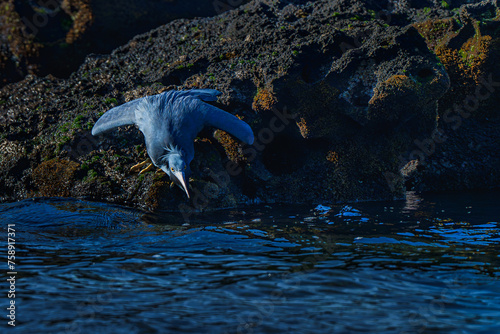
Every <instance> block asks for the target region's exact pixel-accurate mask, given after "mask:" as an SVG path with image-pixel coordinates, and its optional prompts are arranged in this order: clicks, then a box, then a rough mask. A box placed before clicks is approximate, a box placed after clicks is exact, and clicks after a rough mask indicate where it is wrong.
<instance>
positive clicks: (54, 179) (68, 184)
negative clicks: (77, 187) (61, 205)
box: [32, 158, 80, 197]
mask: <svg viewBox="0 0 500 334" xmlns="http://www.w3.org/2000/svg"><path fill="white" fill-rule="evenodd" d="M78 171H80V164H78V163H76V162H74V161H69V160H62V159H59V158H54V159H52V160H49V161H44V162H42V163H41V164H40V165H38V166H37V167H36V168H35V170H34V171H33V175H32V176H33V181H34V185H35V187H36V188H38V191H39V194H38V195H40V196H49V197H50V196H64V197H67V196H70V195H71V188H72V187H73V182H74V180H75V178H76V176H77V173H78Z"/></svg>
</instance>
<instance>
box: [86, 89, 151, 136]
mask: <svg viewBox="0 0 500 334" xmlns="http://www.w3.org/2000/svg"><path fill="white" fill-rule="evenodd" d="M144 99H146V98H140V99H136V100H133V101H130V102H127V103H124V104H122V105H121V106H118V107H114V108H113V109H110V110H108V111H107V112H106V113H105V114H104V115H102V116H101V118H99V120H97V122H96V123H95V124H94V127H93V128H92V135H93V136H97V135H99V134H101V133H103V132H106V131H109V130H112V129H114V128H116V127H118V126H121V125H130V124H136V118H135V111H136V110H137V109H138V108H139V106H140V105H141V104H142V103H143V102H144Z"/></svg>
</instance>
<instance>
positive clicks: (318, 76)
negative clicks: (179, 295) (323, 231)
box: [0, 0, 500, 219]
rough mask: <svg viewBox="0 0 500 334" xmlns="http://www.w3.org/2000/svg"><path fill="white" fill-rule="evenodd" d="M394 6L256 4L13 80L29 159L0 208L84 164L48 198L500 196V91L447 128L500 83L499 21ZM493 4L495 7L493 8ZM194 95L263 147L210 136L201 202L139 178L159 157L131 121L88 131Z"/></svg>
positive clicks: (231, 200) (204, 140) (5, 126)
mask: <svg viewBox="0 0 500 334" xmlns="http://www.w3.org/2000/svg"><path fill="white" fill-rule="evenodd" d="M464 2H466V1H464ZM391 3H392V2H384V1H382V2H381V1H368V0H367V1H326V0H317V1H308V2H305V3H302V2H297V1H280V2H275V3H269V2H267V1H252V2H250V3H249V4H247V5H245V6H243V7H241V8H238V9H236V10H234V11H229V12H226V13H224V14H222V15H219V16H217V17H213V18H202V19H192V20H177V21H173V22H171V23H169V24H167V25H165V26H161V27H158V28H156V29H153V30H151V31H150V32H148V33H146V34H142V35H138V36H136V37H134V38H133V39H132V40H130V42H128V43H127V44H125V45H123V46H121V47H119V48H117V49H116V50H114V51H113V53H112V54H110V55H91V56H89V57H87V58H86V60H85V62H84V63H83V64H82V66H81V67H80V68H79V70H78V71H77V72H75V73H74V74H72V75H71V76H70V78H68V79H64V80H61V79H55V78H53V77H46V78H38V77H34V76H29V77H28V78H26V79H25V80H23V81H22V82H20V83H17V84H12V85H8V86H5V87H4V88H3V89H2V90H0V117H1V118H2V122H0V133H1V134H2V135H1V143H0V145H2V147H11V148H16V149H15V150H14V151H15V152H17V153H16V154H14V155H13V154H10V155H8V154H6V153H4V152H0V159H2V160H1V161H2V166H1V168H0V177H1V178H2V181H3V180H5V185H4V186H3V188H2V190H3V191H4V194H5V195H4V196H3V197H2V200H4V201H6V200H16V199H20V198H25V197H29V196H41V195H43V194H45V191H44V190H43V186H41V185H42V184H43V183H41V182H40V178H41V177H42V176H43V175H46V173H41V172H40V171H44V170H45V169H43V168H42V167H44V166H47V165H46V164H47V162H49V161H51V162H54V161H57V163H58V165H61V164H62V165H64V166H72V167H71V168H70V169H69V171H70V172H67V173H66V172H65V173H66V174H67V175H68V176H67V177H64V178H62V179H58V178H54V179H49V181H50V182H51V184H52V183H54V185H53V186H52V187H51V189H59V190H60V191H59V190H57V191H55V194H50V195H51V196H55V195H57V194H59V195H64V196H73V197H83V198H90V199H93V200H100V201H102V200H104V201H110V202H115V203H121V204H126V205H130V206H135V207H142V208H146V209H162V210H172V211H181V212H182V213H183V215H185V217H186V219H189V217H190V216H191V214H192V213H193V212H196V211H201V210H209V209H216V208H221V207H231V206H234V205H236V204H239V203H248V202H259V201H264V202H294V203H297V202H317V203H319V202H321V203H326V202H336V201H356V200H374V199H392V198H400V197H402V196H403V195H404V191H405V189H406V187H420V188H421V189H424V190H425V189H433V190H439V189H450V188H453V187H454V188H455V189H460V188H470V187H474V186H479V187H483V186H485V185H486V184H489V185H490V186H494V185H497V186H498V184H499V183H500V182H499V180H500V179H499V175H498V165H495V164H498V157H499V156H500V154H498V142H499V139H498V138H499V128H498V124H499V119H498V111H497V109H496V108H495V104H496V105H498V102H497V101H496V99H497V96H498V94H496V95H495V94H493V92H490V94H489V96H488V98H484V99H482V100H481V101H480V106H481V107H480V108H476V110H477V112H476V113H474V114H473V115H472V114H471V115H470V116H469V117H467V118H465V117H463V115H461V116H460V117H461V119H460V121H462V123H461V126H460V129H453V126H454V125H456V124H458V123H456V122H458V121H456V119H454V120H455V121H454V122H452V121H450V119H452V118H451V117H453V116H456V115H455V114H446V110H448V109H450V108H451V110H454V109H453V108H454V103H456V101H457V100H458V101H460V100H462V101H463V100H464V99H466V97H467V94H471V93H472V94H473V93H475V91H476V88H477V87H482V88H481V90H480V92H481V93H482V94H483V95H481V96H485V95H484V94H486V92H488V90H489V88H492V89H493V90H496V89H497V88H496V87H497V86H496V81H495V80H496V79H495V78H496V71H497V70H496V69H495V67H494V66H493V64H495V61H496V59H497V57H498V48H497V47H496V40H497V38H498V33H497V31H498V30H497V29H496V25H497V23H498V21H496V16H495V17H493V18H492V17H491V15H492V14H488V15H487V16H488V18H487V19H484V20H483V21H481V22H480V21H478V19H477V18H476V17H477V15H481V14H478V13H481V10H482V9H477V8H479V7H480V6H479V7H478V6H469V5H462V2H458V1H454V2H451V1H450V3H449V4H448V3H447V6H444V5H443V2H441V1H439V2H438V1H427V2H425V3H426V4H427V5H425V6H423V7H422V6H421V5H420V2H419V4H416V3H415V4H414V3H413V2H412V1H405V2H404V3H403V2H398V3H400V6H399V7H397V8H394V7H392V5H391ZM460 5H462V7H459V6H460ZM484 6H486V7H484V8H491V6H495V7H494V8H495V9H496V3H494V2H485V5H484ZM470 8H473V9H474V10H475V11H476V12H473V13H472V12H471V13H469V10H471V9H470ZM481 8H482V7H481ZM484 10H486V11H488V12H490V11H491V10H489V9H484ZM477 50H481V51H480V52H478V51H477ZM436 56H437V57H436ZM488 71H491V72H489V73H491V74H492V79H491V80H490V79H488V78H489V77H488V76H487V75H486V76H484V75H483V74H488ZM484 78H486V79H484ZM484 80H486V82H488V80H490V84H489V86H488V85H485V84H484V83H483V84H481V82H483V81H484ZM492 80H493V81H492ZM498 80H500V78H499V79H498ZM481 85H482V86H481ZM488 87H489V88H488ZM187 88H214V89H218V90H220V91H221V92H222V93H223V95H222V96H221V97H220V99H219V100H218V101H217V102H216V103H215V104H216V105H217V106H218V107H220V108H222V109H224V110H227V111H229V112H231V113H233V114H235V115H237V116H238V117H240V118H242V119H243V120H245V121H246V122H248V123H249V124H250V125H251V126H252V128H253V129H254V132H255V136H256V140H255V144H254V145H252V146H242V145H241V144H240V143H239V142H237V141H236V140H234V139H233V138H232V137H230V136H229V135H227V134H225V133H223V132H221V131H215V132H214V131H211V130H210V129H207V130H205V131H203V132H202V133H201V134H200V135H199V138H198V139H197V140H196V142H195V150H196V156H195V158H194V160H193V163H192V165H191V168H192V170H193V176H192V180H191V187H192V191H193V194H194V195H193V198H192V200H191V201H188V200H187V199H186V198H185V196H184V195H183V193H182V192H181V191H179V189H177V187H171V184H170V181H169V179H168V177H167V176H166V175H165V174H161V173H160V174H154V173H147V174H146V175H141V176H138V175H137V174H134V173H131V172H130V171H129V169H130V167H131V166H132V165H134V164H135V163H137V162H139V161H141V160H144V159H145V158H146V151H145V146H144V143H143V138H142V134H140V133H139V132H138V131H137V130H136V129H135V128H134V127H124V128H121V129H119V130H117V131H114V132H112V133H109V134H106V136H100V137H98V138H95V137H92V136H91V135H90V129H91V127H92V125H93V123H94V122H95V121H96V120H97V118H98V117H99V116H100V115H102V113H104V112H105V111H106V110H109V109H110V108H112V107H114V106H116V105H119V104H122V103H125V102H127V101H130V100H132V99H135V98H138V97H142V96H145V95H151V94H156V93H159V92H162V91H165V90H167V89H187ZM464 94H465V95H464ZM464 115H465V114H464ZM448 128H450V129H451V130H452V131H451V132H449V131H448ZM445 130H446V131H445ZM462 130H463V132H462ZM480 134H481V135H480ZM445 138H446V139H445ZM495 145H496V146H495ZM12 150H13V149H12ZM12 150H11V151H12ZM446 153H449V155H447V156H446V157H447V160H446V161H445V160H444V158H443V157H444V154H446ZM441 154H443V156H441ZM450 155H451V156H452V157H451V158H450V157H449V156H450ZM54 159H56V160H54ZM441 160H442V162H443V163H440V164H437V163H436V161H438V162H439V161H441ZM44 162H45V164H44ZM464 162H467V163H466V164H463V163H464ZM438 165H439V166H441V167H433V166H438ZM40 166H42V167H40ZM478 166H481V167H478ZM495 166H497V167H495ZM41 168H42V169H41ZM14 170H16V172H15V173H17V174H15V175H16V176H12V175H13V173H14ZM35 170H36V171H37V173H34V172H33V171H35ZM62 170H66V171H67V169H61V173H58V174H62V175H66V174H64V173H63V172H62ZM475 170H478V172H476V171H475ZM484 172H488V176H487V177H486V176H484V175H483V176H481V173H484ZM462 173H465V174H462ZM443 175H444V176H443ZM463 175H467V177H464V176H463ZM460 177H461V179H460ZM58 180H59V182H58ZM63 180H64V181H63ZM67 180H71V181H70V183H69V184H67V183H66V182H68V181H67ZM461 180H466V181H461ZM58 183H60V184H59V185H56V184H58Z"/></svg>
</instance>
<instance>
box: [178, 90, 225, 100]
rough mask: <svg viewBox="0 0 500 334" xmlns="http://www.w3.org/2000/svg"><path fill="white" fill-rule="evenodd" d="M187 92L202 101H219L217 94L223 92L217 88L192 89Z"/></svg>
mask: <svg viewBox="0 0 500 334" xmlns="http://www.w3.org/2000/svg"><path fill="white" fill-rule="evenodd" d="M185 94H186V95H189V96H192V97H195V98H198V99H200V100H202V101H217V96H219V95H221V94H222V93H221V92H219V91H218V90H215V89H191V90H189V91H187V92H186V93H185Z"/></svg>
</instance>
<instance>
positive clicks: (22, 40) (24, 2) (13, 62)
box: [0, 0, 249, 86]
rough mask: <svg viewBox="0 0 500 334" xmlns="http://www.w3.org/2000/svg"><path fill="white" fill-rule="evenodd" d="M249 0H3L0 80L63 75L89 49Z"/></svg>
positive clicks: (107, 46) (113, 44) (105, 48)
mask: <svg viewBox="0 0 500 334" xmlns="http://www.w3.org/2000/svg"><path fill="white" fill-rule="evenodd" d="M248 1H249V0H213V1H207V0H190V1H181V0H125V1H124V0H119V1H118V0H92V1H91V0H38V1H31V0H2V3H1V4H0V32H1V36H2V37H1V38H0V86H2V85H4V84H5V83H8V82H15V81H19V80H21V79H22V78H24V76H26V74H36V75H40V76H45V75H48V74H52V75H54V76H56V77H58V78H66V77H68V76H69V75H70V74H71V73H72V72H74V71H75V70H77V69H78V67H79V66H80V65H81V63H82V62H83V60H84V59H85V57H86V56H87V55H88V54H90V53H95V54H101V53H109V52H111V51H112V50H113V49H115V48H116V47H118V46H120V45H123V44H125V43H126V42H128V41H129V40H130V39H131V38H132V37H134V36H135V35H137V34H140V33H145V32H147V31H149V30H151V29H153V28H156V27H158V26H160V25H162V24H166V23H168V22H170V21H173V20H175V19H179V18H194V17H210V16H214V15H217V14H220V13H223V12H224V11H227V10H230V9H234V8H236V7H238V6H240V5H242V4H244V3H247V2H248Z"/></svg>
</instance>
